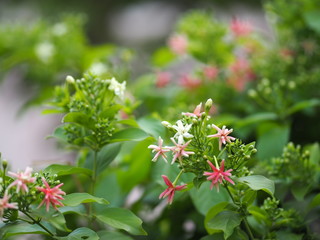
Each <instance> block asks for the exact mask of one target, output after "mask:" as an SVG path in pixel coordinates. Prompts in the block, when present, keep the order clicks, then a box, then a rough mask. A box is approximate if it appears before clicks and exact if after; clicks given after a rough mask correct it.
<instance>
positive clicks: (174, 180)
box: [172, 170, 184, 186]
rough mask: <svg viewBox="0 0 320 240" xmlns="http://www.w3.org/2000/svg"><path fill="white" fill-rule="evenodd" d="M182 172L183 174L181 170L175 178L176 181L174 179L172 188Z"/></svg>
mask: <svg viewBox="0 0 320 240" xmlns="http://www.w3.org/2000/svg"><path fill="white" fill-rule="evenodd" d="M183 172H184V171H183V170H181V171H180V172H179V174H178V176H177V177H176V179H175V180H174V181H173V183H172V185H173V186H175V185H176V183H177V182H178V180H179V178H180V176H181V174H182V173H183Z"/></svg>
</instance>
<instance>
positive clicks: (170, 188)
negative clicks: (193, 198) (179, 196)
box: [159, 175, 187, 204]
mask: <svg viewBox="0 0 320 240" xmlns="http://www.w3.org/2000/svg"><path fill="white" fill-rule="evenodd" d="M162 178H163V180H164V182H165V184H166V185H167V186H168V188H167V189H166V190H164V191H163V192H162V193H161V194H160V196H159V199H161V198H165V197H168V204H172V201H173V197H174V193H175V191H180V190H182V189H185V188H186V187H187V184H183V185H181V186H174V185H173V183H172V182H171V181H170V180H169V178H168V177H167V176H166V175H162Z"/></svg>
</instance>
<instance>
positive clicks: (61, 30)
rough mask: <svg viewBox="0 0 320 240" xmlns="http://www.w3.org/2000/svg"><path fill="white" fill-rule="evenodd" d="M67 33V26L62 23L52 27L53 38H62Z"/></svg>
mask: <svg viewBox="0 0 320 240" xmlns="http://www.w3.org/2000/svg"><path fill="white" fill-rule="evenodd" d="M67 31H68V28H67V26H66V25H65V24H64V23H57V24H55V25H53V27H52V33H53V35H55V36H62V35H64V34H66V33H67Z"/></svg>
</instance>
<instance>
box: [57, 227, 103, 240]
mask: <svg viewBox="0 0 320 240" xmlns="http://www.w3.org/2000/svg"><path fill="white" fill-rule="evenodd" d="M56 239H58V240H84V239H87V240H99V239H100V238H99V236H98V234H96V233H95V232H94V231H92V230H91V229H89V228H86V227H81V228H77V229H76V230H74V231H73V232H72V233H70V234H69V235H68V236H67V237H56Z"/></svg>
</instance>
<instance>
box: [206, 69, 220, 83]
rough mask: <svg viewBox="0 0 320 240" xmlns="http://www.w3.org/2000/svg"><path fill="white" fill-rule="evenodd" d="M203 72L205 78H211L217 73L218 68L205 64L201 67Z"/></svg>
mask: <svg viewBox="0 0 320 240" xmlns="http://www.w3.org/2000/svg"><path fill="white" fill-rule="evenodd" d="M203 74H204V76H205V77H206V78H208V79H210V80H213V79H215V78H216V77H217V76H218V74H219V69H218V68H217V67H215V66H206V67H204V69H203Z"/></svg>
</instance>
